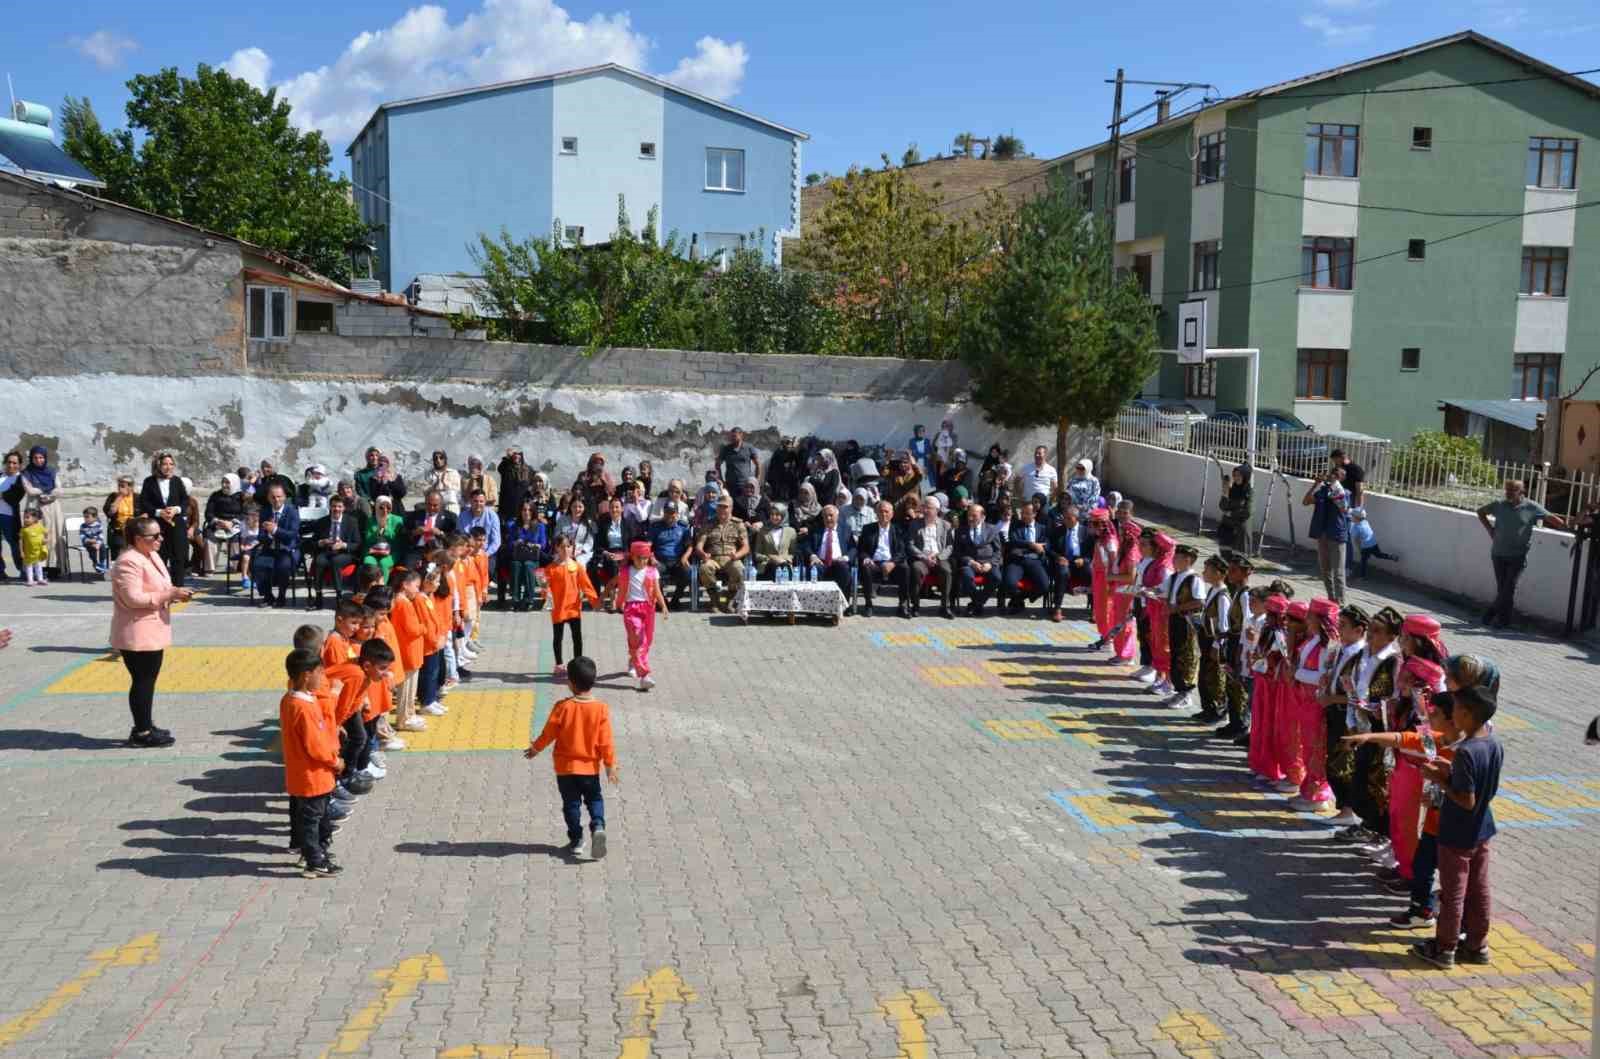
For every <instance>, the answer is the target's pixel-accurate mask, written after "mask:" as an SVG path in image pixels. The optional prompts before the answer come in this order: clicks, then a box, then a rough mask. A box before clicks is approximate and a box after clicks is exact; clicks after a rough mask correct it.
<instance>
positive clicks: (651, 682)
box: [639, 675, 656, 691]
mask: <svg viewBox="0 0 1600 1059" xmlns="http://www.w3.org/2000/svg"><path fill="white" fill-rule="evenodd" d="M655 686H656V678H655V677H652V676H649V675H645V676H642V677H640V678H639V690H640V691H649V690H650V689H651V688H653V687H655Z"/></svg>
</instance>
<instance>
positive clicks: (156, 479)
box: [139, 452, 189, 588]
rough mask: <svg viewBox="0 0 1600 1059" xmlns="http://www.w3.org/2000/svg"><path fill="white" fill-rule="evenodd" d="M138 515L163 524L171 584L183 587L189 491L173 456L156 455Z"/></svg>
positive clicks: (141, 493) (186, 567)
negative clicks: (146, 516) (153, 470)
mask: <svg viewBox="0 0 1600 1059" xmlns="http://www.w3.org/2000/svg"><path fill="white" fill-rule="evenodd" d="M139 514H141V515H148V516H149V517H151V518H153V519H155V520H156V521H158V522H159V523H160V524H161V545H160V547H161V558H163V559H165V560H166V562H167V572H168V574H169V575H170V576H171V578H172V584H173V585H174V586H175V587H177V588H182V587H183V581H184V577H185V576H186V575H187V574H188V570H189V491H188V489H186V488H185V487H184V484H183V479H182V478H180V477H178V464H177V461H176V460H174V459H173V457H172V453H170V452H162V453H158V454H157V456H156V463H155V473H154V474H151V475H150V476H149V477H147V478H146V479H145V480H144V485H143V487H142V488H140V490H139Z"/></svg>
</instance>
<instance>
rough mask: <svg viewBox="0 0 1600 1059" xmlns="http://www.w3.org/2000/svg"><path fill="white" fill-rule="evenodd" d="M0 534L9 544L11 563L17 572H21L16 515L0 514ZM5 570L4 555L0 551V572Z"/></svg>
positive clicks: (2, 572)
mask: <svg viewBox="0 0 1600 1059" xmlns="http://www.w3.org/2000/svg"><path fill="white" fill-rule="evenodd" d="M0 536H3V537H4V538H5V543H7V544H9V545H11V563H12V565H13V566H15V567H16V568H17V573H19V574H20V573H22V570H23V566H22V542H21V541H20V540H19V539H18V537H17V516H15V515H0ZM5 572H6V561H5V556H4V554H3V553H0V574H4V573H5Z"/></svg>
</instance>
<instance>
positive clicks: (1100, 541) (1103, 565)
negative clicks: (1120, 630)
mask: <svg viewBox="0 0 1600 1059" xmlns="http://www.w3.org/2000/svg"><path fill="white" fill-rule="evenodd" d="M1089 525H1090V526H1092V527H1093V528H1094V559H1093V561H1092V562H1091V563H1090V564H1089V569H1090V574H1091V585H1090V591H1091V592H1093V598H1092V600H1091V606H1092V607H1093V608H1094V627H1095V628H1096V629H1099V630H1100V640H1101V642H1102V643H1103V642H1105V639H1106V637H1107V636H1109V635H1110V634H1111V630H1112V629H1114V628H1115V627H1116V624H1117V622H1116V618H1115V615H1114V611H1115V607H1114V605H1113V604H1112V595H1111V585H1110V584H1109V582H1108V581H1107V578H1108V577H1109V576H1110V575H1111V574H1113V573H1115V572H1116V569H1117V551H1118V543H1117V534H1116V531H1115V530H1113V529H1112V528H1111V512H1110V511H1108V510H1107V509H1105V508H1103V507H1097V508H1095V509H1094V511H1093V512H1091V513H1090V515H1089Z"/></svg>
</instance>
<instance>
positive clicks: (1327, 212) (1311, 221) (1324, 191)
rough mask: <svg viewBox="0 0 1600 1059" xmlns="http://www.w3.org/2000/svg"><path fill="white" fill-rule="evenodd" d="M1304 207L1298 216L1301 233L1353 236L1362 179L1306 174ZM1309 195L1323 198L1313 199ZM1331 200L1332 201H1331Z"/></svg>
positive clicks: (1358, 211)
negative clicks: (1313, 200)
mask: <svg viewBox="0 0 1600 1059" xmlns="http://www.w3.org/2000/svg"><path fill="white" fill-rule="evenodd" d="M1303 194H1304V195H1305V196H1306V201H1305V204H1304V209H1303V210H1302V211H1301V217H1300V234H1301V235H1333V236H1343V237H1347V238H1350V239H1354V238H1355V237H1356V218H1357V217H1358V216H1359V215H1360V213H1361V211H1360V210H1358V209H1356V203H1358V202H1360V201H1361V181H1360V180H1359V179H1357V178H1354V177H1327V176H1316V175H1315V174H1310V173H1308V174H1306V177H1305V184H1304V191H1303ZM1312 199H1320V200H1322V201H1319V202H1312V201H1311V200H1312ZM1330 203H1331V204H1330Z"/></svg>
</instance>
